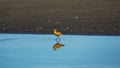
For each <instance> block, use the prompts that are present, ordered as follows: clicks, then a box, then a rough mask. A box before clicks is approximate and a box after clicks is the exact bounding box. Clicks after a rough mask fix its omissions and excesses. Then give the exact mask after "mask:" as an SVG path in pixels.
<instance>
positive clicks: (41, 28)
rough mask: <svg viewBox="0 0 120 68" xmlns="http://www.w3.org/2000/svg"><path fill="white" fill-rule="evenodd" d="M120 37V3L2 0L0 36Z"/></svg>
mask: <svg viewBox="0 0 120 68" xmlns="http://www.w3.org/2000/svg"><path fill="white" fill-rule="evenodd" d="M54 28H57V29H58V30H59V31H61V32H62V33H64V34H88V35H120V0H0V33H37V34H41V33H45V34H51V33H52V30H53V29H54Z"/></svg>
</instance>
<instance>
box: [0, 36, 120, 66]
mask: <svg viewBox="0 0 120 68" xmlns="http://www.w3.org/2000/svg"><path fill="white" fill-rule="evenodd" d="M56 43H57V42H56V37H54V36H53V35H42V34H40V35H32V34H30V35H27V34H0V68H120V36H84V35H63V36H62V37H61V40H60V42H59V43H61V44H64V46H62V47H61V48H58V49H57V50H56V51H54V49H53V46H54V45H55V44H56Z"/></svg>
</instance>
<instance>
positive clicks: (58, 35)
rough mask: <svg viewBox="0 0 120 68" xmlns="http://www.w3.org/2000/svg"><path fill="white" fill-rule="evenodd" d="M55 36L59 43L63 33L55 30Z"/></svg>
mask: <svg viewBox="0 0 120 68" xmlns="http://www.w3.org/2000/svg"><path fill="white" fill-rule="evenodd" d="M53 34H54V35H55V36H56V37H57V38H56V41H57V42H59V41H60V36H61V35H62V33H61V32H59V31H57V29H54V30H53Z"/></svg>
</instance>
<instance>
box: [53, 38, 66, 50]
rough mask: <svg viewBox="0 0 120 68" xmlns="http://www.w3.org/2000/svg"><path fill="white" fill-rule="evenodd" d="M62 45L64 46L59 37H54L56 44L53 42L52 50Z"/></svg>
mask: <svg viewBox="0 0 120 68" xmlns="http://www.w3.org/2000/svg"><path fill="white" fill-rule="evenodd" d="M62 46H64V44H61V43H60V37H57V38H56V44H54V46H53V49H54V51H56V50H57V49H58V48H61V47H62Z"/></svg>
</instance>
